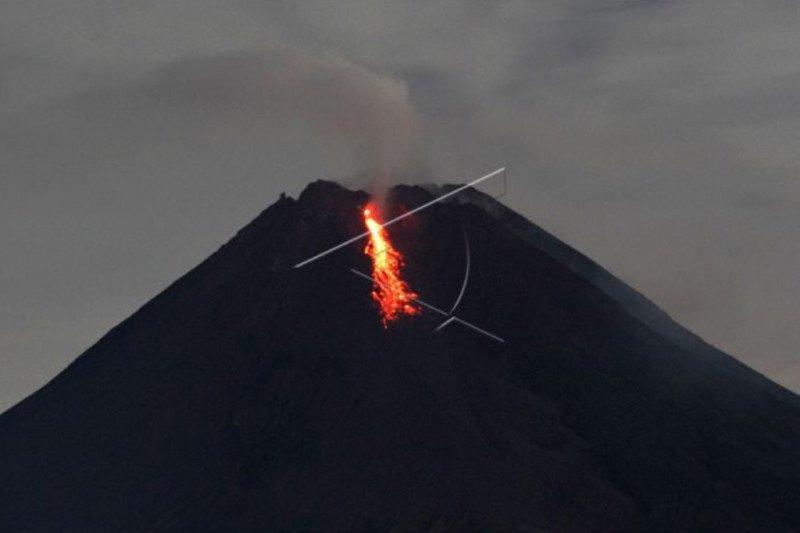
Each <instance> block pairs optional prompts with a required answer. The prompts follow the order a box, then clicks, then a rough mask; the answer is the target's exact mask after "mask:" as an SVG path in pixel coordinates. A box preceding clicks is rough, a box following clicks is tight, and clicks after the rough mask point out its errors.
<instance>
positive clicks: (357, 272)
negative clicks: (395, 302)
mask: <svg viewBox="0 0 800 533" xmlns="http://www.w3.org/2000/svg"><path fill="white" fill-rule="evenodd" d="M350 272H352V273H353V274H355V275H356V276H358V277H360V278H364V279H366V280H369V281H371V282H373V283H374V284H376V285H380V282H378V280H376V279H375V278H373V277H372V276H370V275H369V274H365V273H363V272H361V271H360V270H356V269H355V268H351V269H350ZM411 300H412V301H414V302H416V303H418V304H419V305H421V306H422V307H424V308H426V309H430V310H431V311H433V312H434V313H439V314H440V315H442V316H446V317H448V318H447V320H445V321H444V322H443V323H442V324H441V325H440V326H439V327H438V328H436V331H439V330H441V329H442V328H443V327H445V326H446V325H447V324H449V323H451V322H458V323H459V324H463V325H464V326H467V327H468V328H471V329H474V330H475V331H477V332H478V333H483V334H484V335H486V336H487V337H491V338H492V339H494V340H496V341H497V342H506V341H505V339H503V338H502V337H498V336H497V335H495V334H493V333H489V332H488V331H486V330H485V329H483V328H479V327H478V326H476V325H475V324H470V323H469V322H467V321H466V320H462V319H460V318H458V317H457V316H455V315H451V314H450V313H448V312H447V311H443V310H441V309H439V308H438V307H436V306H434V305H431V304H429V303H428V302H425V301H423V300H420V299H419V298H411Z"/></svg>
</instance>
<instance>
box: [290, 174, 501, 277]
mask: <svg viewBox="0 0 800 533" xmlns="http://www.w3.org/2000/svg"><path fill="white" fill-rule="evenodd" d="M505 170H506V167H501V168H498V169H497V170H495V171H494V172H490V173H489V174H486V175H485V176H481V177H480V178H478V179H476V180H473V181H471V182H469V183H467V184H466V185H462V186H461V187H459V188H457V189H453V190H452V191H450V192H448V193H445V194H443V195H441V196H438V197H436V198H434V199H433V200H431V201H430V202H427V203H424V204H422V205H421V206H419V207H415V208H414V209H412V210H411V211H406V212H405V213H403V214H402V215H400V216H396V217H394V218H393V219H391V220H388V221H386V222H384V223H383V224H378V225H379V226H380V227H382V228H385V227H387V226H391V225H392V224H394V223H395V222H399V221H401V220H403V219H404V218H406V217H410V216H411V215H413V214H414V213H419V212H420V211H422V210H423V209H427V208H429V207H430V206H432V205H434V204H436V203H439V202H441V201H442V200H444V199H445V198H449V197H450V196H453V195H456V194H458V193H460V192H461V191H463V190H465V189H468V188H470V187H472V186H474V185H477V184H478V183H480V182H482V181H485V180H488V179H489V178H493V177H495V176H497V175H498V174H502V173H503V172H505ZM369 233H370V232H369V231H365V232H364V233H362V234H360V235H356V236H355V237H353V238H352V239H348V240H346V241H344V242H342V243H339V244H337V245H336V246H333V247H332V248H328V249H327V250H325V251H324V252H320V253H318V254H317V255H315V256H312V257H309V258H308V259H306V260H304V261H300V262H299V263H297V264H296V265H295V266H294V268H300V267H304V266H306V265H307V264H309V263H313V262H314V261H316V260H317V259H322V258H323V257H325V256H326V255H328V254H330V253H333V252H335V251H336V250H339V249H340V248H344V247H345V246H347V245H348V244H352V243H354V242H356V241H360V240H361V239H363V238H364V237H367V236H368V235H369Z"/></svg>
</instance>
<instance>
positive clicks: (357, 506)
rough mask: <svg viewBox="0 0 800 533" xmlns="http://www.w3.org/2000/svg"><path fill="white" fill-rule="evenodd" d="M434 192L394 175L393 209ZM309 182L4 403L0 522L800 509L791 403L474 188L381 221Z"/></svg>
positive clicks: (598, 522)
mask: <svg viewBox="0 0 800 533" xmlns="http://www.w3.org/2000/svg"><path fill="white" fill-rule="evenodd" d="M447 190H452V187H441V188H436V187H417V186H414V187H411V186H397V187H395V188H393V189H392V190H391V191H390V193H389V195H388V199H387V202H386V204H385V209H386V210H387V215H386V216H387V217H388V216H390V215H392V214H393V213H395V214H396V213H400V212H402V211H403V210H407V209H409V208H413V207H414V206H417V205H421V204H423V203H424V202H427V201H430V200H431V199H432V198H434V197H435V196H437V195H439V194H442V193H443V192H444V191H447ZM368 201H369V197H368V195H367V194H366V193H364V192H362V191H350V190H347V189H345V188H343V187H341V186H339V185H337V184H335V183H331V182H325V181H318V182H315V183H313V184H311V185H309V186H308V187H307V188H306V189H305V190H304V191H303V193H302V194H301V195H300V196H299V197H298V198H297V199H293V198H289V197H286V196H284V195H282V196H281V198H280V199H279V200H278V201H277V202H276V203H274V204H273V205H272V206H270V207H269V208H267V209H266V210H265V211H264V212H262V213H261V214H260V215H259V216H258V217H257V218H256V219H255V220H253V222H251V223H250V224H249V225H247V226H246V227H244V228H243V229H242V230H241V231H239V233H237V234H236V236H235V237H234V238H233V239H231V240H230V241H229V242H228V243H227V244H225V245H224V246H222V247H221V248H220V249H219V250H218V251H217V252H215V253H214V254H213V255H211V256H210V257H209V258H208V259H206V260H205V261H204V262H203V263H201V264H200V265H199V266H197V267H196V268H194V269H193V270H191V271H190V272H189V273H187V274H186V275H185V276H183V277H182V278H180V279H179V280H178V281H176V282H175V283H173V284H172V285H171V286H170V287H168V288H167V289H166V290H164V291H163V292H162V293H161V294H159V295H158V296H156V297H155V298H153V299H152V300H151V301H150V302H148V303H147V304H146V305H144V306H143V307H142V308H141V309H139V310H138V311H137V312H136V313H134V314H133V315H132V316H131V317H130V318H128V319H127V320H125V321H123V322H122V323H121V324H119V325H118V326H116V327H115V328H113V329H112V330H111V331H109V332H108V333H107V334H106V335H105V336H104V337H103V338H102V339H101V340H100V341H99V342H97V344H95V345H94V346H92V347H91V348H90V349H88V350H87V351H86V352H85V353H84V354H82V355H81V356H79V357H78V358H77V359H76V360H75V361H74V362H73V363H72V364H71V365H70V366H69V367H68V368H67V369H66V370H64V371H63V372H62V373H61V374H60V375H58V376H57V377H56V378H55V379H53V380H52V381H51V382H50V383H48V384H47V385H46V386H45V387H43V388H42V389H41V390H39V391H38V392H36V393H35V394H33V395H32V396H30V397H28V398H27V399H25V400H24V401H22V402H21V403H19V404H18V405H16V406H15V407H13V408H12V409H10V410H9V411H7V412H6V413H4V414H3V415H2V416H0V450H1V451H2V454H0V529H2V530H3V531H14V532H25V531H80V532H92V531H292V530H335V531H362V530H390V529H391V530H398V531H406V530H411V531H415V530H434V531H450V530H465V529H466V530H525V531H529V530H537V531H538V530H545V531H641V530H647V531H685V530H703V531H746V530H759V531H764V530H769V531H782V530H786V531H789V530H796V529H800V453H799V452H798V450H800V398H798V396H796V395H794V394H792V393H790V392H789V391H787V390H785V389H783V388H781V387H780V386H778V385H776V384H775V383H773V382H771V381H769V380H768V379H766V378H765V377H763V376H761V375H760V374H758V373H756V372H754V371H753V370H751V369H749V368H748V367H746V366H745V365H743V364H741V363H739V362H738V361H736V360H735V359H733V358H732V357H730V356H728V355H726V354H724V353H722V352H720V351H718V350H716V349H715V348H713V347H712V346H710V345H708V344H706V343H704V342H703V341H702V340H701V339H700V338H698V337H696V336H695V335H693V334H692V333H690V332H688V331H687V330H685V329H684V328H682V327H681V326H680V325H678V324H677V323H676V322H674V321H673V320H671V319H670V318H669V317H668V316H667V315H666V314H665V313H664V312H662V311H661V310H659V309H658V308H657V307H656V306H655V305H653V304H652V303H651V302H649V301H648V300H646V299H645V298H644V297H642V296H641V295H640V294H638V293H637V292H636V291H634V290H633V289H631V288H630V287H628V286H627V285H625V284H624V283H622V282H621V281H619V280H618V279H616V278H614V277H613V276H612V275H611V274H609V273H608V272H607V271H605V270H603V269H602V268H601V267H599V266H598V265H596V264H595V263H593V262H592V261H591V260H589V259H588V258H586V257H585V256H583V255H581V254H580V253H579V252H577V251H575V250H574V249H572V248H570V247H569V246H567V245H566V244H564V243H562V242H560V241H559V240H557V239H556V238H555V237H553V236H551V235H549V234H548V233H546V232H545V231H543V230H542V229H540V228H538V227H537V226H535V225H534V224H532V223H531V222H529V221H528V220H526V219H525V218H523V217H522V216H520V215H518V214H516V213H514V212H513V211H511V210H509V209H508V208H506V207H505V206H503V205H502V204H501V203H499V202H497V201H495V200H493V199H492V198H491V197H489V196H487V195H484V194H482V193H480V192H478V191H474V190H470V191H466V192H465V193H463V194H459V195H457V196H454V197H453V199H452V200H451V201H447V202H442V203H439V204H436V205H434V206H432V207H431V208H430V209H427V210H425V211H424V212H420V213H419V214H418V215H415V216H412V217H408V218H407V219H405V220H403V221H402V222H400V223H397V224H395V225H394V226H392V228H391V232H390V233H391V238H392V241H393V243H394V245H395V246H396V247H397V249H398V250H399V251H400V252H402V254H403V256H404V258H405V261H406V265H405V268H404V271H403V272H404V276H406V279H407V281H408V283H409V286H410V287H413V288H414V291H415V293H418V294H419V296H420V298H422V299H424V300H426V301H428V302H431V303H433V304H435V305H437V306H439V307H441V308H444V309H449V307H450V305H451V304H452V302H453V301H454V300H455V299H456V297H457V296H458V294H459V291H460V288H461V284H462V279H463V275H464V264H465V256H464V237H463V235H464V234H466V235H468V238H469V243H470V249H471V270H470V275H469V285H468V287H467V289H466V291H465V293H464V296H463V300H462V301H461V304H460V306H459V307H458V310H457V314H458V316H459V317H461V318H463V319H464V320H469V321H470V322H473V323H475V324H478V325H480V326H481V327H484V328H486V329H487V330H489V331H492V332H495V333H497V334H498V335H500V336H502V337H503V339H504V340H505V342H503V343H498V342H496V341H494V340H492V339H491V338H488V337H486V336H483V335H480V334H478V333H476V332H475V331H473V330H471V329H469V328H465V327H463V326H461V325H459V324H457V323H453V324H451V325H449V326H448V327H446V328H443V329H441V330H439V331H437V330H436V328H437V326H438V325H439V324H440V323H441V322H442V317H441V316H437V315H435V314H433V313H431V312H429V311H427V310H426V309H422V310H421V312H420V313H418V314H416V315H414V316H403V317H401V318H400V319H398V320H396V321H395V322H393V323H392V324H391V325H389V327H384V324H383V323H382V321H381V317H380V314H379V312H378V309H377V306H376V302H375V301H374V300H373V298H371V297H370V294H371V291H372V289H373V288H372V287H371V286H370V283H369V282H368V281H365V280H364V279H363V278H359V277H357V276H354V275H353V274H352V272H351V271H350V269H351V268H355V269H358V270H360V271H362V272H369V271H370V265H369V258H368V257H366V256H365V254H364V253H363V247H364V243H363V242H359V243H355V244H353V245H351V246H348V247H346V248H343V249H341V250H338V251H337V252H336V253H332V254H330V255H329V256H327V257H325V258H324V259H321V260H319V261H316V262H314V263H313V264H309V265H307V266H305V267H303V268H299V269H295V268H293V265H295V264H296V263H297V262H298V261H300V260H302V259H305V258H306V257H310V256H312V255H313V254H315V253H317V252H319V251H321V250H324V249H326V248H328V247H330V246H332V245H334V244H336V243H338V242H341V241H343V240H345V239H347V238H349V237H351V236H353V235H356V234H358V233H360V232H361V231H363V220H362V211H361V210H362V209H363V208H364V206H365V205H366V204H367V202H368Z"/></svg>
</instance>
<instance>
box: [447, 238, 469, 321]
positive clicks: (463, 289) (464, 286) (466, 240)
mask: <svg viewBox="0 0 800 533" xmlns="http://www.w3.org/2000/svg"><path fill="white" fill-rule="evenodd" d="M461 231H462V233H464V248H465V249H466V253H467V266H466V270H465V271H464V281H463V282H462V283H461V291H460V292H459V293H458V298H456V303H454V304H453V307H451V308H450V314H451V315H452V314H453V313H454V312H455V310H456V307H458V304H460V303H461V299H462V298H463V297H464V293H465V292H466V290H467V283H469V268H470V253H469V237H468V236H467V230H465V229H464V228H463V227H462V228H461Z"/></svg>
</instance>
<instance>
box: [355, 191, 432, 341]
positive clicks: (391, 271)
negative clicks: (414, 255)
mask: <svg viewBox="0 0 800 533" xmlns="http://www.w3.org/2000/svg"><path fill="white" fill-rule="evenodd" d="M377 214H378V209H377V207H376V206H375V205H373V204H369V205H367V207H365V208H364V224H366V226H367V229H368V230H369V233H370V237H369V241H368V242H367V246H366V248H364V253H365V254H367V255H368V256H369V257H370V259H372V278H373V279H374V280H375V285H374V287H373V290H372V299H373V300H375V301H376V302H377V303H378V305H379V306H380V309H381V321H382V322H383V327H388V326H389V322H392V321H394V320H397V319H398V318H399V317H400V315H403V314H406V315H416V314H418V313H419V312H420V309H419V307H417V306H416V305H415V304H414V299H415V298H416V297H417V295H416V294H415V293H414V292H412V291H411V289H409V288H408V284H407V283H406V282H405V281H403V279H402V278H401V277H400V268H401V267H402V266H403V255H402V254H401V253H400V252H398V251H397V250H396V249H395V248H394V247H393V246H392V243H391V242H390V241H389V235H388V234H387V233H386V230H385V229H384V228H383V227H381V225H380V223H379V222H378V221H377V220H376V216H377Z"/></svg>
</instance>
